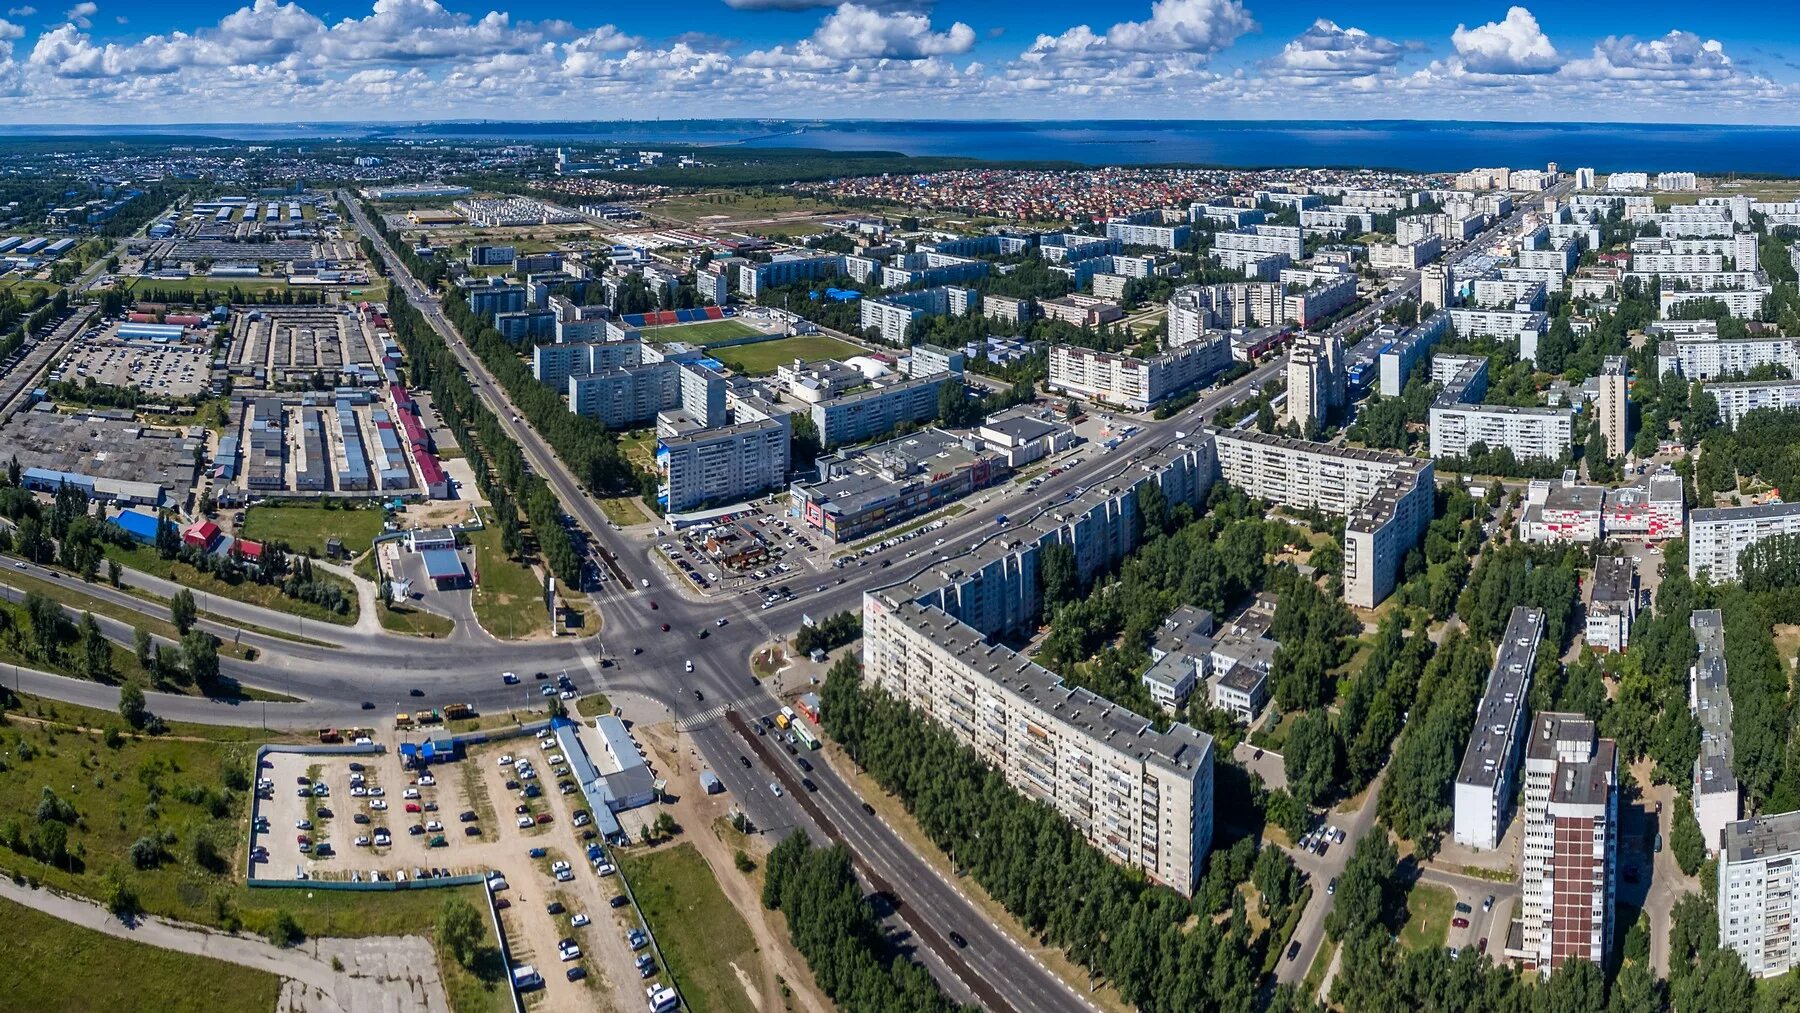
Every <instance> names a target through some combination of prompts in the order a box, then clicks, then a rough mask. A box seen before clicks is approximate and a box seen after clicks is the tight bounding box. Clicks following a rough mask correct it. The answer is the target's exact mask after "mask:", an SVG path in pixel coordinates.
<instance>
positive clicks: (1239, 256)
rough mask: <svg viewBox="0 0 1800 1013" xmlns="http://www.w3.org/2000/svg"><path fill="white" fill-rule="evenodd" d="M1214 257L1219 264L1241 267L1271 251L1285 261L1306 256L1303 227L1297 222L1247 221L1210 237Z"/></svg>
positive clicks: (1226, 266)
mask: <svg viewBox="0 0 1800 1013" xmlns="http://www.w3.org/2000/svg"><path fill="white" fill-rule="evenodd" d="M1212 253H1213V257H1214V258H1215V259H1217V260H1218V262H1219V266H1221V267H1223V268H1225V269H1227V270H1234V271H1242V270H1245V268H1246V267H1247V266H1248V265H1250V264H1253V263H1256V262H1259V261H1261V260H1263V259H1264V258H1266V257H1268V256H1270V255H1272V254H1274V255H1279V256H1283V257H1286V258H1287V260H1288V261H1290V262H1291V261H1297V260H1301V259H1303V258H1304V257H1305V256H1306V229H1305V228H1304V227H1303V226H1298V225H1250V226H1246V227H1245V228H1241V229H1237V230H1235V231H1232V232H1221V233H1219V234H1218V235H1217V236H1215V237H1213V249H1212Z"/></svg>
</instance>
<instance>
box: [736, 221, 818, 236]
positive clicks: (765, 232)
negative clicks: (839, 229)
mask: <svg viewBox="0 0 1800 1013" xmlns="http://www.w3.org/2000/svg"><path fill="white" fill-rule="evenodd" d="M745 228H746V230H747V231H750V232H754V233H756V234H757V235H759V236H768V237H770V238H772V239H799V238H803V237H805V236H818V235H823V234H825V233H827V232H830V231H831V230H830V229H829V228H826V227H825V226H823V225H820V224H819V223H818V222H778V223H774V224H767V225H763V224H758V225H749V226H746V227H745Z"/></svg>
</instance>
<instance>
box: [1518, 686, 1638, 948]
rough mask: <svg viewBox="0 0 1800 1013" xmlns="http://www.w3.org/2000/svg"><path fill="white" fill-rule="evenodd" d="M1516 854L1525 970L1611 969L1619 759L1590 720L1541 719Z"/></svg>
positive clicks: (1530, 745)
mask: <svg viewBox="0 0 1800 1013" xmlns="http://www.w3.org/2000/svg"><path fill="white" fill-rule="evenodd" d="M1524 830H1525V834H1524V838H1523V839H1522V841H1521V843H1520V846H1519V880H1520V887H1521V890H1520V897H1519V911H1520V919H1519V920H1520V923H1521V925H1520V927H1521V929H1522V933H1521V935H1522V937H1523V943H1524V945H1523V948H1522V953H1521V956H1522V957H1523V959H1524V960H1525V962H1526V964H1527V965H1528V966H1530V967H1535V968H1536V969H1537V970H1538V972H1539V973H1540V974H1544V975H1548V974H1549V973H1550V972H1551V971H1552V970H1555V969H1556V968H1558V967H1560V966H1562V964H1563V963H1564V962H1565V961H1568V960H1571V959H1575V958H1580V959H1582V960H1586V961H1589V962H1591V963H1593V964H1594V965H1595V966H1597V967H1604V966H1605V965H1606V960H1607V955H1608V952H1609V951H1610V949H1611V946H1612V928H1613V917H1612V916H1613V903H1614V901H1615V899H1616V891H1617V865H1618V854H1619V756H1618V746H1617V744H1616V743H1614V742H1613V740H1611V739H1602V738H1598V737H1597V734H1596V730H1595V725H1594V722H1593V720H1592V719H1590V718H1588V717H1586V716H1585V715H1581V714H1564V713H1558V712H1554V711H1545V712H1542V713H1540V714H1538V715H1537V717H1536V718H1535V719H1534V720H1533V721H1532V726H1531V738H1530V741H1529V742H1527V743H1526V746H1525V827H1524Z"/></svg>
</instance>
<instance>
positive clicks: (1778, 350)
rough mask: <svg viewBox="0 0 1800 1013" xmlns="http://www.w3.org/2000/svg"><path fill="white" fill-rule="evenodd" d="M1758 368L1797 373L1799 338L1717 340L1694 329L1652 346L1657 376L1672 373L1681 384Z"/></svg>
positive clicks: (1715, 335)
mask: <svg viewBox="0 0 1800 1013" xmlns="http://www.w3.org/2000/svg"><path fill="white" fill-rule="evenodd" d="M1707 323H1710V321H1707ZM1758 366H1780V367H1782V368H1784V369H1786V370H1788V372H1789V373H1796V372H1800V338H1784V337H1774V338H1735V339H1721V338H1720V337H1719V336H1718V331H1717V330H1716V328H1705V329H1700V328H1697V329H1695V330H1694V331H1693V332H1692V333H1686V334H1678V335H1677V336H1676V337H1675V338H1672V339H1670V340H1668V341H1664V342H1662V343H1660V344H1658V345H1657V346H1656V371H1657V373H1658V374H1659V375H1662V374H1667V373H1669V372H1670V371H1671V370H1672V371H1674V372H1676V373H1679V374H1681V378H1682V379H1684V380H1712V379H1715V378H1717V377H1728V376H1732V375H1734V374H1738V373H1748V372H1749V371H1751V370H1752V369H1755V368H1756V367H1758Z"/></svg>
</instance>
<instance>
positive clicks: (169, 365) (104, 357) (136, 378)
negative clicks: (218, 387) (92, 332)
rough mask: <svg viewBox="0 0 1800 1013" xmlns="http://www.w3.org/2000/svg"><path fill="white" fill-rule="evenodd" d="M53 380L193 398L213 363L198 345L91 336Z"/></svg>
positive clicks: (206, 382)
mask: <svg viewBox="0 0 1800 1013" xmlns="http://www.w3.org/2000/svg"><path fill="white" fill-rule="evenodd" d="M54 379H61V380H67V381H69V382H70V383H76V384H85V383H86V382H87V381H89V380H92V381H94V382H95V383H100V384H105V385H107V386H109V387H133V388H136V389H138V390H141V391H143V392H144V393H146V394H148V395H150V396H152V397H154V398H168V399H181V398H189V397H194V396H195V395H197V394H199V393H200V392H201V391H203V390H205V389H206V388H207V386H208V385H209V384H210V383H211V379H212V362H211V357H210V356H209V355H208V353H207V351H206V349H204V348H202V347H200V346H198V345H158V344H149V343H145V342H126V341H105V340H94V339H88V340H83V341H82V342H81V343H80V344H78V345H77V346H76V347H75V348H74V350H73V351H71V352H70V354H69V357H68V358H66V359H64V360H63V364H62V366H61V369H60V371H59V372H58V373H57V374H55V376H54Z"/></svg>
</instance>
